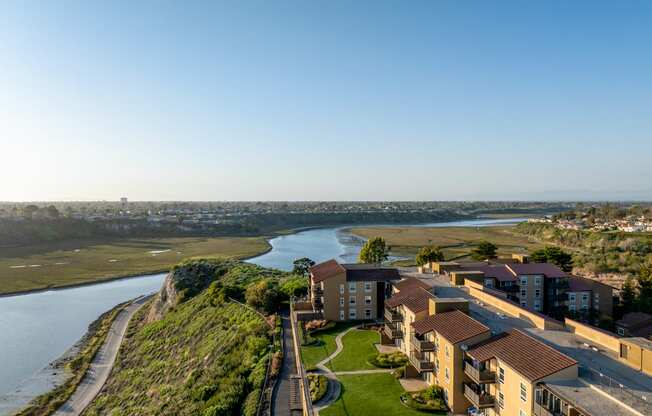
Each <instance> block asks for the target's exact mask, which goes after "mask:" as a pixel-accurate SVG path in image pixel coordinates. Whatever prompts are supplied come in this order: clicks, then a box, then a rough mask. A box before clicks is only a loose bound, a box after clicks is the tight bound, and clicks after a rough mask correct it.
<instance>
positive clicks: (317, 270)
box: [310, 259, 345, 283]
mask: <svg viewBox="0 0 652 416" xmlns="http://www.w3.org/2000/svg"><path fill="white" fill-rule="evenodd" d="M344 272H345V270H344V268H343V267H342V266H341V265H340V264H339V263H338V262H337V261H336V260H334V259H333V260H328V261H325V262H323V263H319V264H316V265H314V266H312V267H311V268H310V274H311V275H312V278H313V280H314V281H315V283H318V282H321V281H322V280H326V279H328V278H329V277H333V276H335V275H337V274H339V273H344Z"/></svg>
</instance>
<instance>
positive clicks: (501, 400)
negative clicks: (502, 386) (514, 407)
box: [498, 391, 505, 409]
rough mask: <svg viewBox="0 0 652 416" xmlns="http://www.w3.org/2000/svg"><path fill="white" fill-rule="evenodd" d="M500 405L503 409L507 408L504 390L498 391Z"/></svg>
mask: <svg viewBox="0 0 652 416" xmlns="http://www.w3.org/2000/svg"><path fill="white" fill-rule="evenodd" d="M498 406H499V407H500V408H501V409H504V408H505V395H504V394H503V392H502V391H501V392H499V393H498Z"/></svg>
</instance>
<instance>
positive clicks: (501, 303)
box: [464, 279, 564, 330]
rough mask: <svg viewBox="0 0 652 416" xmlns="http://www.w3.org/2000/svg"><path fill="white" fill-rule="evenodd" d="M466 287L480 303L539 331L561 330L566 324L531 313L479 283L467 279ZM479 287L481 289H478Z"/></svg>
mask: <svg viewBox="0 0 652 416" xmlns="http://www.w3.org/2000/svg"><path fill="white" fill-rule="evenodd" d="M464 286H466V287H468V288H469V294H470V295H471V296H473V297H474V298H477V299H479V300H480V301H482V302H484V303H486V304H488V305H491V306H493V307H494V308H498V309H500V310H501V311H502V312H504V313H506V314H508V315H511V316H514V317H516V318H520V319H524V320H526V321H528V322H530V323H531V324H532V325H534V326H536V327H537V328H539V329H551V330H561V329H564V324H563V323H562V322H559V321H557V320H555V319H552V318H550V317H548V316H546V315H543V314H540V313H537V312H535V311H530V310H528V309H525V308H523V307H521V306H520V305H518V304H516V303H514V302H512V301H510V300H508V299H502V298H500V297H498V296H496V295H494V294H492V293H490V292H488V291H486V290H484V288H482V285H479V284H478V283H477V282H474V281H472V280H469V279H466V280H465V281H464ZM478 287H480V288H479V289H478Z"/></svg>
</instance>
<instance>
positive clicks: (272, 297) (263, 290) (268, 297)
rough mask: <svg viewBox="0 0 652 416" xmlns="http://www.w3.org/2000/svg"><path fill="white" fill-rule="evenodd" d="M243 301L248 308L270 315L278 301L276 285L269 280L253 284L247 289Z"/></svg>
mask: <svg viewBox="0 0 652 416" xmlns="http://www.w3.org/2000/svg"><path fill="white" fill-rule="evenodd" d="M245 299H246V301H247V304H248V305H249V306H252V307H254V308H256V309H260V310H262V311H264V312H267V313H272V312H274V311H275V310H276V307H277V305H278V300H279V293H278V289H277V285H276V284H275V282H273V281H272V280H270V279H265V280H261V281H259V282H256V283H253V284H251V285H249V287H248V288H247V291H246V292H245Z"/></svg>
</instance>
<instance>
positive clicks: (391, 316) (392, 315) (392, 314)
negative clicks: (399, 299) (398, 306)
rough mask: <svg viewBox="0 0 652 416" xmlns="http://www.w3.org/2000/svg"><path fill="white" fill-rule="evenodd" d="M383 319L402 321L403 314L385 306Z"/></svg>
mask: <svg viewBox="0 0 652 416" xmlns="http://www.w3.org/2000/svg"><path fill="white" fill-rule="evenodd" d="M385 320H386V321H387V322H403V315H401V314H400V313H398V312H396V311H393V310H391V309H387V308H385Z"/></svg>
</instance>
